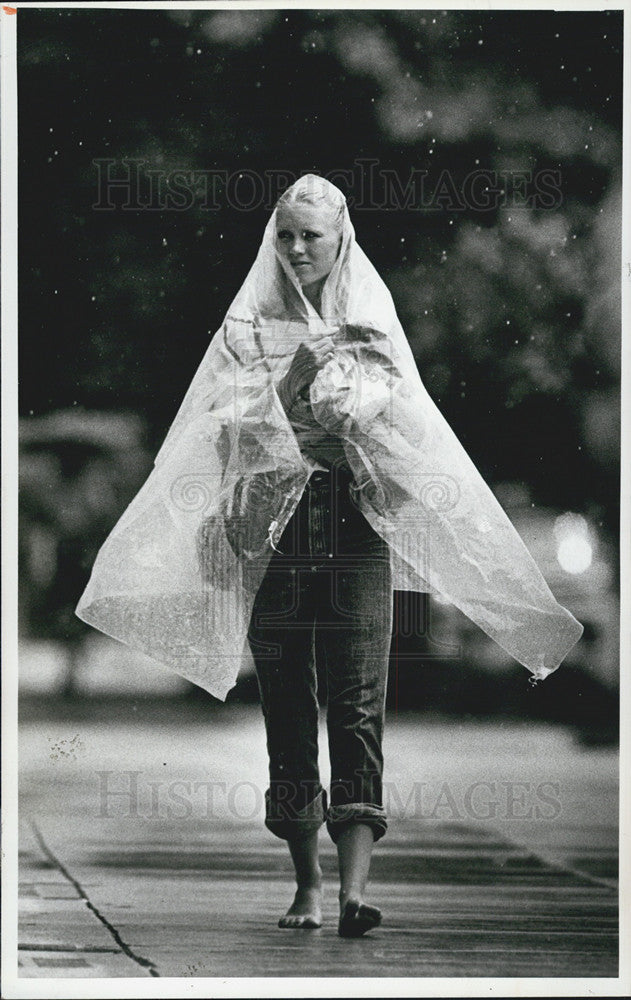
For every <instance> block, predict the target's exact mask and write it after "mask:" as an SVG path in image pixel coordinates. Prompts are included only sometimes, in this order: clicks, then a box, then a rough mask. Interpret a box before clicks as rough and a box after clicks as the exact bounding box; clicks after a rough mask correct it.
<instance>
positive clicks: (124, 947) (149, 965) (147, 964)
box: [29, 819, 160, 978]
mask: <svg viewBox="0 0 631 1000" xmlns="http://www.w3.org/2000/svg"><path fill="white" fill-rule="evenodd" d="M29 822H30V825H31V828H32V830H33V833H34V834H35V838H36V840H37V842H38V844H39V846H40V847H41V849H42V851H43V852H44V854H45V855H46V857H47V858H48V860H49V861H50V862H51V863H52V864H54V865H55V867H56V868H57V869H58V871H60V872H61V874H62V875H63V876H64V878H65V879H67V880H68V882H70V884H71V885H72V886H74V888H75V889H76V891H77V892H78V893H79V896H80V897H81V899H83V900H85V904H86V906H87V907H88V909H89V910H91V911H92V913H93V914H94V916H95V917H96V918H97V920H100V921H101V923H102V924H103V926H104V927H105V928H106V929H107V930H108V931H109V933H110V934H111V935H112V937H113V938H114V940H115V941H116V944H117V945H118V947H119V948H120V949H121V951H122V952H124V953H125V955H127V957H128V958H131V960H132V961H133V962H136V964H137V965H140V966H141V967H142V968H143V969H147V971H148V972H149V975H150V976H155V977H157V978H160V973H159V972H158V970H157V969H156V967H155V965H154V964H153V962H151V961H149V959H148V958H143V957H142V955H137V954H136V952H135V951H133V950H132V949H131V948H130V947H129V945H128V944H125V942H124V941H123V939H122V937H121V936H120V934H119V932H118V931H117V930H116V928H115V927H114V925H113V924H111V923H110V922H109V920H108V919H107V917H105V916H104V915H103V914H102V913H101V911H100V910H99V909H98V907H96V906H95V905H94V903H93V902H92V901H91V900H90V899H89V897H88V895H87V893H86V892H85V890H84V888H83V886H82V885H81V883H80V882H78V881H77V879H76V878H74V876H73V875H71V874H70V872H69V871H68V869H67V868H66V866H65V865H64V864H62V862H61V861H60V860H59V858H58V857H57V856H56V855H55V854H54V853H53V852H52V851H51V849H50V847H49V846H48V844H47V843H46V841H45V840H44V837H43V835H42V833H41V831H40V829H39V827H38V826H37V823H36V822H35V820H33V819H31V820H30V821H29Z"/></svg>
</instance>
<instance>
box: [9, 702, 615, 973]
mask: <svg viewBox="0 0 631 1000" xmlns="http://www.w3.org/2000/svg"><path fill="white" fill-rule="evenodd" d="M98 714H99V716H100V717H99V718H91V717H90V713H89V712H87V713H83V715H82V717H76V718H67V719H66V721H63V722H62V721H58V720H51V719H46V720H43V719H41V718H40V719H37V718H31V719H30V721H28V714H27V718H26V721H24V722H23V725H22V727H21V751H20V754H21V756H20V760H21V771H22V778H21V790H22V804H21V812H20V836H21V840H20V894H19V915H20V930H19V969H18V972H19V975H20V976H21V977H31V978H41V977H46V978H49V977H59V978H67V977H82V978H94V977H105V976H108V977H170V976H191V977H202V976H203V977H231V976H238V977H247V976H281V977H285V976H297V975H299V976H316V977H322V976H374V977H380V976H394V977H412V976H423V977H426V976H427V977H428V976H449V977H457V976H458V977H460V976H493V977H498V976H499V977H541V976H552V977H555V978H557V977H573V978H574V977H581V978H584V977H591V976H594V977H595V976H598V977H615V976H616V975H617V969H618V966H617V880H616V879H617V830H616V822H617V780H616V771H617V759H616V754H615V752H614V751H613V750H612V749H611V748H599V749H594V748H592V749H588V748H582V747H580V746H578V745H577V744H576V743H575V741H574V740H573V737H572V735H571V734H570V733H569V732H567V731H566V730H563V729H560V728H559V729H557V728H553V727H547V726H542V725H534V726H533V725H529V724H526V723H521V722H506V721H505V722H503V723H501V724H490V723H480V722H475V721H463V722H459V721H442V722H441V721H428V720H427V719H424V718H420V717H416V716H415V717H405V716H399V717H398V718H394V717H390V718H389V720H388V726H387V739H386V744H385V756H386V762H387V766H386V773H385V790H386V804H387V806H388V810H389V814H390V817H391V818H390V828H389V831H388V834H387V836H386V837H385V838H384V839H383V840H382V841H380V843H379V845H378V846H377V847H376V849H375V855H374V862H373V868H372V874H371V881H370V892H369V897H368V898H369V899H370V901H373V902H374V903H375V904H377V905H379V906H381V907H382V909H383V913H384V922H383V925H382V926H381V927H380V928H378V929H377V930H375V931H373V932H372V933H371V934H370V935H367V936H366V937H365V938H363V939H361V940H356V941H347V940H342V939H340V938H339V937H338V936H337V933H336V919H337V913H336V894H337V884H336V874H337V865H336V857H335V852H334V848H333V845H332V844H331V843H330V841H328V839H327V837H326V833H325V832H324V831H323V833H322V839H321V845H322V864H323V869H324V877H325V899H324V903H325V907H324V925H323V927H322V928H321V929H320V930H317V931H310V932H305V931H290V930H279V929H278V927H277V926H276V924H277V920H278V917H279V916H280V915H281V914H282V913H283V912H284V910H285V909H286V908H287V906H288V904H289V902H290V901H291V897H292V886H291V875H290V868H289V866H288V860H287V857H286V849H285V847H284V845H283V844H282V843H281V842H280V841H278V840H276V839H275V838H273V837H272V836H271V835H270V834H269V833H268V832H267V831H266V830H265V829H264V828H263V826H262V817H263V791H264V789H265V786H266V780H265V779H266V762H265V754H264V737H263V730H262V723H261V720H260V719H259V712H258V708H257V707H256V706H253V707H244V706H239V705H228V706H224V707H221V708H212V709H211V710H209V711H208V713H205V714H204V713H200V712H199V711H198V710H197V711H195V712H191V711H190V710H189V709H187V707H186V704H185V703H184V704H178V703H177V702H173V703H172V706H171V708H169V705H168V703H165V704H164V705H163V706H162V708H161V709H160V710H159V711H157V712H147V711H146V710H145V709H144V708H143V705H142V703H141V702H140V703H138V704H137V707H136V710H135V711H133V710H132V707H131V706H129V707H127V708H126V709H124V710H123V711H121V712H120V713H118V714H116V713H113V712H109V713H108V712H107V711H106V710H105V709H103V708H102V709H101V710H100V711H99V713H98ZM322 736H323V737H324V733H323V734H322ZM325 746H326V743H325V741H324V739H323V740H322V742H321V747H323V748H324V747H325ZM323 754H324V751H323ZM324 756H325V754H324ZM325 777H328V775H327V774H326V769H325V767H324V762H323V778H325Z"/></svg>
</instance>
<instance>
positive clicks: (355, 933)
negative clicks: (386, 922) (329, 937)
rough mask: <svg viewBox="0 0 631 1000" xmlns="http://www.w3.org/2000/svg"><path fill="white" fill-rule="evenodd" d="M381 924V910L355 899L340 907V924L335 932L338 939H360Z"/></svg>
mask: <svg viewBox="0 0 631 1000" xmlns="http://www.w3.org/2000/svg"><path fill="white" fill-rule="evenodd" d="M380 923H381V910H379V909H378V908H377V907H376V906H368V904H367V903H361V902H360V901H359V900H357V899H349V900H347V901H346V902H345V903H343V904H341V905H340V922H339V924H338V928H337V932H338V934H339V935H340V937H345V938H355V937H361V936H362V934H365V933H366V931H370V930H372V928H373V927H378V926H379V924H380Z"/></svg>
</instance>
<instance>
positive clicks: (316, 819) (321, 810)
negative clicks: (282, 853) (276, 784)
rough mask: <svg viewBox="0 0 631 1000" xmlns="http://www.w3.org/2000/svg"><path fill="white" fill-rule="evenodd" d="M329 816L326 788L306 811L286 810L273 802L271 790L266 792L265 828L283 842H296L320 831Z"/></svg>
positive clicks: (321, 790)
mask: <svg viewBox="0 0 631 1000" xmlns="http://www.w3.org/2000/svg"><path fill="white" fill-rule="evenodd" d="M326 815H327V794H326V791H325V790H324V788H321V789H320V791H319V793H318V794H317V795H316V796H315V798H314V799H312V801H311V802H309V803H308V804H307V805H306V806H305V807H304V809H299V810H297V809H287V807H285V809H283V808H282V803H281V804H280V805H275V803H274V802H272V798H271V795H270V790H269V788H268V789H267V791H266V792H265V826H266V827H267V829H268V830H269V831H270V832H271V833H273V834H274V836H276V837H280V839H281V840H294V839H297V838H299V837H304V836H307V835H308V834H310V833H313V832H314V830H318V829H319V828H320V827H321V826H322V824H323V823H324V821H325V818H326Z"/></svg>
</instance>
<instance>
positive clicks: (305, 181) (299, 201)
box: [276, 174, 346, 229]
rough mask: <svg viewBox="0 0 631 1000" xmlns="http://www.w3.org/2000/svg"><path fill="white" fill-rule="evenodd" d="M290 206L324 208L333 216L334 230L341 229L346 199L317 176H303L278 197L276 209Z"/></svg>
mask: <svg viewBox="0 0 631 1000" xmlns="http://www.w3.org/2000/svg"><path fill="white" fill-rule="evenodd" d="M291 205H313V207H314V208H326V209H328V210H329V211H330V212H331V213H332V215H333V222H334V225H335V226H336V228H339V229H341V228H342V222H343V218H344V207H345V205H346V199H345V197H344V195H343V194H342V192H341V191H340V189H339V188H337V187H335V185H334V184H331V183H330V181H327V180H326V178H324V177H320V176H318V174H304V175H303V176H302V177H300V178H299V179H298V180H297V181H296V182H295V183H294V184H292V185H291V187H289V188H287V190H286V191H284V192H283V194H282V195H281V196H280V198H279V199H278V201H277V203H276V208H277V209H279V208H288V207H289V206H291Z"/></svg>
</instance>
